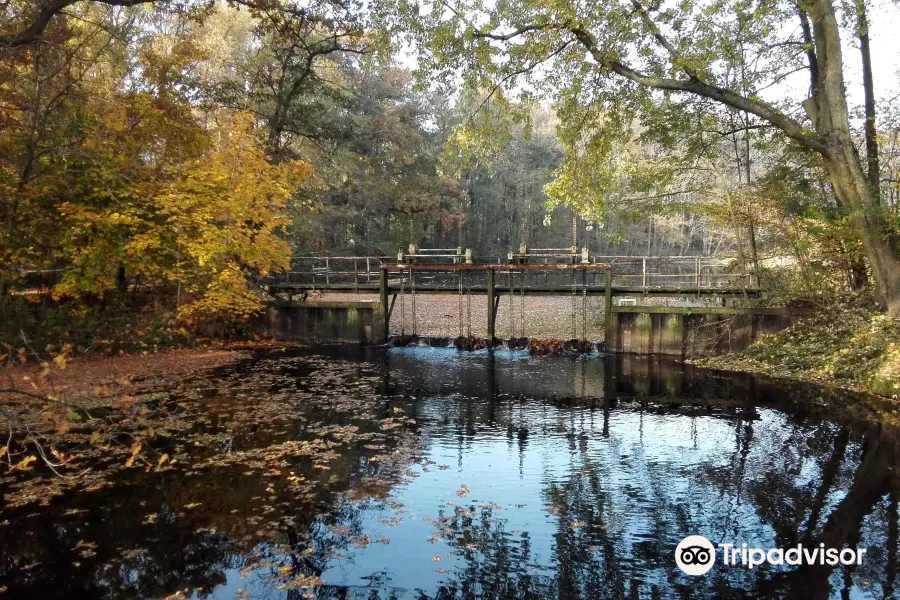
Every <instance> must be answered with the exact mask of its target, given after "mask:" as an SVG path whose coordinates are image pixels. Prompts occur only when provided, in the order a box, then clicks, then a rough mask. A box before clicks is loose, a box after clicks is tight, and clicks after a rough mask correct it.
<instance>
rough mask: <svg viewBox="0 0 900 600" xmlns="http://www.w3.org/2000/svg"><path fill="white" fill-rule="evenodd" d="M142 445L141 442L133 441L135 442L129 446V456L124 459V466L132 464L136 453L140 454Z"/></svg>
mask: <svg viewBox="0 0 900 600" xmlns="http://www.w3.org/2000/svg"><path fill="white" fill-rule="evenodd" d="M143 447H144V446H143V444H142V443H141V442H135V443H134V444H133V445H132V446H131V456H129V457H128V459H127V460H126V461H125V466H126V467H130V466H132V465H134V461H135V459H136V458H137V456H138V454H140V452H141V449H142V448H143Z"/></svg>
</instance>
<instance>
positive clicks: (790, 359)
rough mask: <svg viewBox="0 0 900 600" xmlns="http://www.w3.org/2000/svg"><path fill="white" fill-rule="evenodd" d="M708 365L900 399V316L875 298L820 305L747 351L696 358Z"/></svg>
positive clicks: (760, 340)
mask: <svg viewBox="0 0 900 600" xmlns="http://www.w3.org/2000/svg"><path fill="white" fill-rule="evenodd" d="M696 362H697V363H698V364H702V365H704V366H708V367H713V368H721V369H732V370H741V371H751V372H759V373H767V374H770V375H775V376H780V377H790V378H794V379H803V380H807V381H815V382H820V383H826V384H831V385H839V386H842V387H847V388H853V389H857V390H861V391H866V392H871V393H874V394H878V395H879V396H884V397H887V398H894V399H896V398H898V397H900V319H897V318H891V317H889V316H887V315H885V314H884V313H883V312H881V311H880V310H878V308H877V306H876V305H875V303H874V302H872V301H871V300H870V299H868V298H865V297H857V298H853V299H852V300H850V301H845V302H843V303H841V302H837V301H836V302H834V303H831V304H829V305H827V306H820V307H819V308H817V309H816V310H815V311H814V312H813V313H812V314H811V315H810V316H808V317H805V318H803V319H801V320H800V321H798V322H797V323H795V324H794V325H793V326H791V327H789V328H788V329H785V330H783V331H779V332H777V333H774V334H767V335H764V336H762V337H761V338H760V339H758V340H757V341H756V342H755V343H754V344H753V345H751V346H750V347H749V348H747V349H746V350H744V351H743V352H739V353H735V354H731V355H726V356H717V357H712V358H707V359H703V360H699V361H696Z"/></svg>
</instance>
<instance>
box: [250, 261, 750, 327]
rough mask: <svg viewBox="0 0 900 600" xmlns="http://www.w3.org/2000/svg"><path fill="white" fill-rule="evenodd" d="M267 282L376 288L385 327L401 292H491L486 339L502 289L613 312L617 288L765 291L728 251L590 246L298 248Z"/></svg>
mask: <svg viewBox="0 0 900 600" xmlns="http://www.w3.org/2000/svg"><path fill="white" fill-rule="evenodd" d="M263 283H264V284H265V285H267V286H268V290H269V293H270V294H271V295H272V296H273V297H276V298H284V299H285V300H287V301H289V302H293V301H294V300H295V296H297V295H300V296H301V298H303V299H305V298H306V297H308V295H309V294H310V293H317V292H342V293H377V294H378V295H379V298H380V308H381V311H382V318H383V322H384V329H385V331H387V330H388V329H389V323H390V318H391V314H392V312H393V307H394V304H395V302H396V299H397V296H398V295H401V296H404V295H407V294H408V295H411V296H412V298H413V303H414V302H415V297H416V295H419V294H459V295H460V296H461V297H462V296H464V295H465V296H466V297H467V298H469V300H468V301H469V302H470V301H471V300H470V298H471V296H472V295H485V296H487V305H488V323H487V335H488V339H493V338H494V335H495V330H496V316H497V309H498V306H499V302H500V297H501V296H502V295H510V294H515V295H521V296H526V295H528V296H533V295H544V296H563V295H565V296H568V295H571V296H582V297H583V298H586V297H587V296H604V298H605V309H606V314H607V315H610V314H611V313H612V312H613V297H614V296H625V297H632V298H634V297H649V296H670V297H684V298H692V297H693V298H700V297H708V298H711V297H716V298H728V297H745V298H746V297H755V296H758V295H759V292H760V290H759V285H758V281H757V279H756V276H754V275H751V274H748V273H746V272H743V271H742V270H740V269H739V268H738V261H736V260H734V259H729V258H721V257H705V256H704V257H699V256H689V257H684V256H677V257H675V256H669V257H650V256H598V255H591V254H590V253H589V252H588V251H587V250H586V249H582V250H581V252H576V250H575V249H574V248H565V249H554V248H546V249H540V248H538V249H526V248H524V247H523V248H520V252H518V253H512V252H511V253H509V254H508V255H507V256H506V257H499V258H498V257H490V258H480V259H477V260H476V259H475V258H474V256H473V253H472V252H471V250H468V249H462V248H455V249H432V250H420V249H418V248H415V247H414V246H411V247H410V249H409V252H400V253H398V255H397V256H396V257H376V256H296V257H294V258H293V268H292V269H291V270H290V271H289V272H287V273H285V274H284V275H283V276H281V277H277V278H268V279H266V280H264V281H263ZM413 306H415V305H414V304H413ZM607 321H609V319H607Z"/></svg>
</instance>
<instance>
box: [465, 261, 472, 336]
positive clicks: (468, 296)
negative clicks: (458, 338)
mask: <svg viewBox="0 0 900 600" xmlns="http://www.w3.org/2000/svg"><path fill="white" fill-rule="evenodd" d="M469 279H470V278H469V276H468V275H466V337H468V338H469V339H472V282H471V281H470V280H469Z"/></svg>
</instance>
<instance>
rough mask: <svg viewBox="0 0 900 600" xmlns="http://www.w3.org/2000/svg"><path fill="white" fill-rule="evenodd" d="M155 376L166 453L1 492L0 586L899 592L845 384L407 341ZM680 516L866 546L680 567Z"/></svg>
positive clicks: (882, 468) (788, 537) (547, 593)
mask: <svg viewBox="0 0 900 600" xmlns="http://www.w3.org/2000/svg"><path fill="white" fill-rule="evenodd" d="M161 393H163V394H165V395H166V396H167V398H169V399H170V400H171V401H173V402H177V403H178V406H179V407H182V408H181V410H182V411H183V414H182V418H183V419H185V420H186V421H187V422H189V423H190V427H189V428H188V430H187V433H183V434H182V435H181V436H180V437H179V438H178V439H177V440H173V442H172V447H171V449H170V452H171V453H172V456H173V457H176V458H177V459H178V460H177V461H176V462H175V464H174V465H172V466H170V467H167V468H165V469H161V470H159V471H150V472H144V471H143V470H140V469H137V470H135V469H130V470H127V471H124V472H123V473H122V474H120V475H119V476H117V479H116V481H115V482H114V484H112V485H106V486H95V487H94V488H90V487H89V488H88V489H85V490H81V491H77V492H75V491H72V492H67V493H65V494H63V495H62V496H60V497H56V498H53V499H48V500H47V501H46V502H44V503H43V504H44V505H41V504H39V503H38V504H35V503H27V504H23V505H21V506H16V507H13V508H7V509H6V510H4V511H3V515H2V519H0V520H2V524H0V556H2V559H0V560H2V563H0V565H2V566H0V589H3V590H4V592H5V595H6V596H7V597H12V598H40V599H50V598H165V597H184V598H210V597H211V598H267V599H268V598H286V599H292V598H366V599H386V598H398V599H399V598H416V599H425V598H496V599H500V598H510V599H512V598H517V599H518V598H550V597H553V598H560V599H574V598H786V597H790V598H829V597H833V598H890V597H895V595H896V594H897V593H898V592H897V590H898V581H897V570H898V562H900V556H898V550H900V526H898V499H900V495H898V494H900V489H898V479H897V477H896V476H895V475H894V468H895V467H896V466H897V465H898V463H900V433H898V431H897V430H896V429H895V427H894V426H893V425H890V424H888V422H890V421H892V420H893V416H892V415H889V417H890V418H887V419H886V418H885V417H882V416H879V415H877V414H875V413H873V412H871V411H870V410H869V409H868V408H866V407H865V406H866V405H865V402H864V399H862V398H860V397H856V396H853V395H851V394H849V393H841V394H837V395H835V394H833V393H829V392H826V391H824V390H820V389H817V388H815V387H812V386H799V385H790V386H789V385H786V384H776V383H774V382H771V381H765V380H761V379H758V378H754V377H750V376H745V375H738V374H733V373H722V372H713V371H705V370H702V369H699V368H694V367H691V366H689V365H682V364H679V363H676V362H673V361H668V360H665V359H662V358H659V357H636V356H625V357H617V358H612V357H598V356H582V357H532V356H530V355H528V354H527V353H524V352H511V351H495V352H493V353H488V352H486V351H485V352H459V351H457V350H455V349H446V348H422V347H408V348H395V349H368V350H356V349H347V348H344V349H336V348H332V349H328V348H320V349H288V350H284V351H271V350H270V351H261V352H259V353H257V354H255V355H254V356H253V357H252V358H250V359H246V360H241V361H239V362H236V363H235V364H232V365H229V366H227V367H221V368H218V369H215V370H212V371H210V372H208V373H206V374H204V376H203V377H199V378H192V379H189V380H185V381H181V382H177V383H173V384H172V385H171V386H170V387H169V388H167V389H165V390H162V391H161ZM846 407H852V408H853V409H854V410H844V408H846ZM6 492H9V490H7V491H6ZM6 492H5V493H6ZM689 535H702V536H705V537H706V538H707V539H708V540H710V541H711V542H712V543H713V544H720V543H728V544H734V545H735V547H736V548H741V547H742V544H747V547H749V548H762V549H772V548H783V549H787V548H791V547H795V546H797V545H798V544H802V545H803V546H805V547H810V548H818V547H822V545H824V547H835V548H842V547H850V548H865V549H866V553H865V555H864V560H862V561H861V564H855V563H854V564H850V565H843V564H838V565H828V564H818V563H817V564H814V565H801V566H790V565H777V564H776V565H772V564H762V565H757V566H755V567H754V568H752V569H750V568H748V567H747V566H744V565H723V564H721V562H720V560H718V559H717V562H716V564H715V565H714V566H713V567H712V569H711V570H710V571H709V572H708V573H707V574H705V575H701V576H690V575H687V574H685V573H684V572H682V571H681V570H680V569H679V568H678V567H677V566H676V563H675V560H674V554H675V550H676V546H677V545H678V544H679V542H680V541H681V540H682V539H683V538H685V537H686V536H689Z"/></svg>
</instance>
